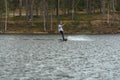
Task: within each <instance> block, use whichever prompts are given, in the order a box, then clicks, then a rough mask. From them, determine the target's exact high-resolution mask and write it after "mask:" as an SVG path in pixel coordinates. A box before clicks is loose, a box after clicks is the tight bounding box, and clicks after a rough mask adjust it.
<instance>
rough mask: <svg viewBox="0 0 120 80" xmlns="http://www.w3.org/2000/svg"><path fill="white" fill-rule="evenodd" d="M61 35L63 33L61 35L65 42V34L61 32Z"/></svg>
mask: <svg viewBox="0 0 120 80" xmlns="http://www.w3.org/2000/svg"><path fill="white" fill-rule="evenodd" d="M60 33H61V35H62V38H63V40H65V38H64V34H63V32H62V31H60Z"/></svg>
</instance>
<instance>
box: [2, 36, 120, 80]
mask: <svg viewBox="0 0 120 80" xmlns="http://www.w3.org/2000/svg"><path fill="white" fill-rule="evenodd" d="M66 37H67V38H68V41H67V42H63V41H61V40H59V39H60V38H61V36H59V35H0V80H119V79H120V35H66Z"/></svg>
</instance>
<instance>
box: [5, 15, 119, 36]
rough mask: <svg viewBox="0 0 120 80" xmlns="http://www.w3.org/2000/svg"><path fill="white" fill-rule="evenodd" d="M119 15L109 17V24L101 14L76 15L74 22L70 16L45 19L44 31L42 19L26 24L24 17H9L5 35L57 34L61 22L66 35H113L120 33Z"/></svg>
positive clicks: (35, 18) (35, 19) (38, 18)
mask: <svg viewBox="0 0 120 80" xmlns="http://www.w3.org/2000/svg"><path fill="white" fill-rule="evenodd" d="M119 17H120V16H119V15H117V14H116V15H114V16H112V15H110V18H109V22H108V18H107V15H104V16H103V15H101V14H94V15H93V14H90V15H87V14H76V15H75V17H74V20H72V19H71V18H72V17H71V15H63V16H59V17H56V16H53V17H52V24H51V17H49V18H47V19H46V31H44V22H43V17H42V16H41V17H35V16H34V20H33V23H34V25H33V26H31V24H32V23H31V21H28V22H26V18H25V17H22V18H20V17H10V18H9V19H8V27H7V31H6V33H7V32H8V33H10V32H11V33H58V31H57V30H58V29H57V25H58V24H59V22H60V21H62V22H63V23H64V24H65V25H64V27H63V28H64V32H65V33H68V34H115V33H120V20H119Z"/></svg>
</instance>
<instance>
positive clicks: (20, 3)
mask: <svg viewBox="0 0 120 80" xmlns="http://www.w3.org/2000/svg"><path fill="white" fill-rule="evenodd" d="M19 16H20V17H22V0H19Z"/></svg>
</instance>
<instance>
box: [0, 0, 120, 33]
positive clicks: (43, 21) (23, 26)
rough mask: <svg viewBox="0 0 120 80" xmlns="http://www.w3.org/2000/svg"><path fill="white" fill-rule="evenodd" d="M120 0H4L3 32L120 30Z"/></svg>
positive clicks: (1, 6)
mask: <svg viewBox="0 0 120 80" xmlns="http://www.w3.org/2000/svg"><path fill="white" fill-rule="evenodd" d="M119 13H120V0H0V32H1V33H5V32H6V33H57V25H58V24H59V22H60V21H62V23H63V24H65V26H64V31H65V33H81V34H84V33H85V34H105V33H119V32H120V14H119Z"/></svg>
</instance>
